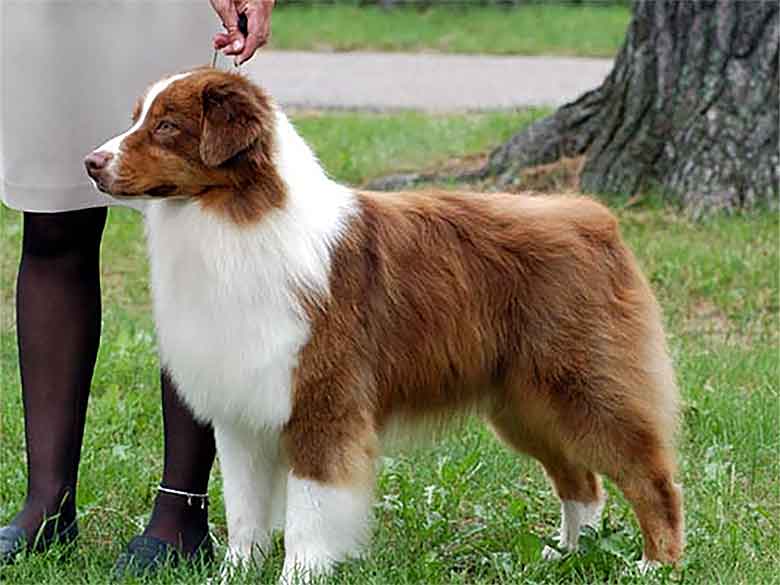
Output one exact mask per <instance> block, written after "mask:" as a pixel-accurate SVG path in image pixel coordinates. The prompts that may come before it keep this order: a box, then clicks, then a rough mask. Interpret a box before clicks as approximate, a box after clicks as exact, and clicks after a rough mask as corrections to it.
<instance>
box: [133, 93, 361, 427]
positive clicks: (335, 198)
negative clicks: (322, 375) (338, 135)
mask: <svg viewBox="0 0 780 585" xmlns="http://www.w3.org/2000/svg"><path fill="white" fill-rule="evenodd" d="M274 114H275V116H276V120H275V136H274V140H273V144H274V150H275V152H274V153H273V156H274V160H275V163H276V167H277V172H278V173H279V175H280V177H281V178H282V180H283V182H284V184H285V186H286V188H287V193H286V198H285V201H284V204H283V206H282V207H281V208H278V209H274V210H272V211H269V212H268V213H267V214H266V215H265V216H263V217H262V218H261V219H260V220H259V221H258V222H257V223H256V224H254V225H250V226H246V225H244V226H238V225H236V224H234V223H232V222H231V221H230V219H229V218H228V217H226V216H224V215H217V214H215V213H213V212H211V211H210V210H208V209H203V208H202V207H201V206H200V205H199V204H198V203H197V202H196V201H161V202H155V203H152V204H151V205H150V206H149V209H148V212H147V231H148V241H149V249H150V258H151V272H152V282H153V286H152V289H153V293H154V307H155V317H156V320H157V327H158V335H159V346H160V352H161V357H162V360H163V363H164V364H165V365H166V366H168V367H169V368H170V370H171V372H172V374H173V376H174V378H175V379H176V381H177V383H178V385H179V387H180V390H181V392H182V394H183V396H184V398H185V400H186V401H187V403H188V404H189V405H190V407H191V408H192V409H193V411H194V412H195V414H196V415H197V416H198V417H200V418H203V419H207V420H223V421H225V422H226V423H229V424H234V423H235V422H236V421H237V420H239V421H242V423H243V424H246V425H248V426H253V427H258V426H263V427H265V428H276V429H278V428H280V427H281V426H282V425H283V424H284V423H285V422H286V421H287V419H288V417H289V412H290V407H291V396H290V384H291V372H292V369H293V368H294V367H295V365H296V360H297V354H298V351H299V350H300V349H301V347H302V346H303V345H304V344H305V343H306V341H307V340H308V337H309V323H308V322H307V319H306V316H305V314H304V313H303V311H302V310H301V308H300V306H299V305H298V294H297V292H298V290H299V287H301V286H304V287H306V288H307V289H309V290H316V291H317V292H319V293H320V294H326V295H327V293H328V290H329V286H328V280H329V277H330V264H331V260H330V259H331V253H332V250H333V248H334V246H335V245H336V243H337V241H338V240H339V237H340V236H341V234H342V233H343V232H344V229H345V226H346V224H347V222H348V219H349V217H350V216H351V215H352V214H353V213H355V210H356V208H357V203H356V200H355V195H354V194H353V192H352V191H351V190H349V189H348V188H346V187H344V186H342V185H339V184H338V183H336V182H335V181H332V180H331V179H329V178H328V177H327V175H326V174H325V172H324V171H323V169H322V167H321V166H320V165H319V163H318V162H317V159H316V157H315V156H314V154H313V153H312V151H311V149H310V148H309V147H308V146H307V145H306V143H305V142H304V141H303V140H302V139H301V137H300V136H299V135H298V134H297V132H296V131H295V129H294V128H293V126H292V124H291V123H290V122H289V120H288V119H287V118H286V116H285V115H284V114H283V113H282V112H280V111H279V110H278V109H276V108H274Z"/></svg>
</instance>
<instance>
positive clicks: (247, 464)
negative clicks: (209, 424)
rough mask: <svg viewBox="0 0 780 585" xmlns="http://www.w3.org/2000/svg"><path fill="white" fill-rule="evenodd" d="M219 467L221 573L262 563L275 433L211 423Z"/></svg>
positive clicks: (275, 453) (276, 445)
mask: <svg viewBox="0 0 780 585" xmlns="http://www.w3.org/2000/svg"><path fill="white" fill-rule="evenodd" d="M214 437H215V439H216V442H217V452H218V454H219V461H220V467H221V469H222V478H223V491H224V499H225V513H226V516H227V525H228V551H227V555H226V557H225V565H224V567H223V574H225V573H230V572H232V571H233V570H235V569H236V568H238V567H240V566H242V565H245V564H247V563H248V562H249V561H255V562H258V563H259V562H262V561H263V560H264V559H265V555H266V554H267V553H268V550H269V548H270V544H271V537H270V528H271V512H272V510H271V501H272V491H273V478H274V470H275V468H276V467H277V464H278V460H279V437H278V433H271V432H255V431H252V430H248V429H241V428H238V427H233V426H223V425H217V424H215V425H214Z"/></svg>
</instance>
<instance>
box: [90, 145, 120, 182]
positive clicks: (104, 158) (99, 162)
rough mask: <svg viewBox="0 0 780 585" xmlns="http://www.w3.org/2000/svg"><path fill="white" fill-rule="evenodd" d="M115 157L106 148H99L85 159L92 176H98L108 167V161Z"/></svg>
mask: <svg viewBox="0 0 780 585" xmlns="http://www.w3.org/2000/svg"><path fill="white" fill-rule="evenodd" d="M112 158H114V155H113V154H111V153H110V152H107V151H105V150H98V151H95V152H93V153H90V154H89V155H87V157H86V158H85V159H84V165H85V166H86V167H87V173H89V176H90V177H92V178H96V175H99V174H100V172H101V171H102V170H103V169H105V168H106V165H107V164H108V161H110V160H111V159H112Z"/></svg>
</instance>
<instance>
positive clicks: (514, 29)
mask: <svg viewBox="0 0 780 585" xmlns="http://www.w3.org/2000/svg"><path fill="white" fill-rule="evenodd" d="M630 16H631V14H630V10H629V8H628V7H627V6H561V5H551V4H547V5H545V4H530V5H525V6H521V7H517V8H511V9H507V8H499V7H495V6H482V7H464V6H450V7H438V8H428V9H425V10H418V9H414V8H396V9H393V10H383V9H381V8H377V7H375V6H372V7H362V8H358V7H353V6H339V5H333V4H331V5H317V6H310V7H304V6H280V7H278V8H276V9H275V10H274V13H273V24H272V38H271V48H274V49H305V50H312V51H355V50H374V51H406V52H412V51H437V52H442V53H490V54H516V55H570V56H575V57H612V56H614V55H615V54H616V53H617V51H618V49H619V48H620V46H621V44H622V42H623V37H624V35H625V32H626V27H627V25H628V22H629V20H630Z"/></svg>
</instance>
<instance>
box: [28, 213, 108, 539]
mask: <svg viewBox="0 0 780 585" xmlns="http://www.w3.org/2000/svg"><path fill="white" fill-rule="evenodd" d="M105 221H106V209H104V208H97V209H87V210H79V211H71V212H65V213H51V214H42V213H25V214H24V234H23V241H22V257H21V263H20V266H19V275H18V281H17V297H16V311H17V313H16V315H17V333H18V343H19V366H20V372H21V381H22V396H23V403H24V415H25V437H26V441H27V478H28V484H27V499H26V501H25V504H24V507H23V508H22V510H21V511H20V512H19V513H18V514H17V515H16V517H15V518H14V519H13V521H12V525H14V526H17V527H19V528H21V529H22V530H24V532H25V533H26V535H27V539H28V542H31V541H32V539H33V538H34V537H35V536H36V534H37V533H38V531H39V529H40V527H41V525H42V523H43V520H44V518H47V517H51V516H56V515H58V514H59V518H58V519H57V522H54V521H51V522H46V525H45V526H44V530H43V535H44V536H45V537H50V536H51V535H52V534H53V533H54V531H55V529H56V526H59V527H60V528H59V530H62V529H63V528H64V527H66V526H67V525H69V524H70V523H72V522H73V520H74V519H75V517H76V501H75V498H76V478H77V474H78V465H79V457H80V451H81V441H82V437H83V433H84V419H85V415H86V409H87V399H88V396H89V387H90V383H91V379H92V371H93V368H94V365H95V358H96V355H97V349H98V344H99V340H100V317H101V305H100V278H99V250H100V240H101V236H102V233H103V226H104V225H105Z"/></svg>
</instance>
